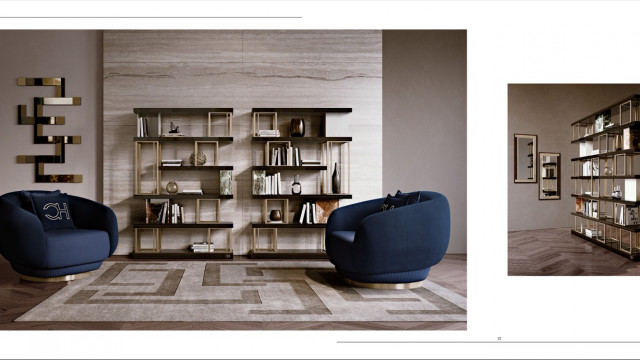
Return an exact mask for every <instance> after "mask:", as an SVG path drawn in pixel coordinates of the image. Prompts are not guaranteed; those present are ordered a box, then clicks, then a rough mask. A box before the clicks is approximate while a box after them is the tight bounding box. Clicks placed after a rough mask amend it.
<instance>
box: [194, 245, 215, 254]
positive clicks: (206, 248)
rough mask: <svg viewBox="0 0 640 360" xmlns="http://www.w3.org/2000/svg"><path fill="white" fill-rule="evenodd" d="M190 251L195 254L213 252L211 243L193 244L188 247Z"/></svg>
mask: <svg viewBox="0 0 640 360" xmlns="http://www.w3.org/2000/svg"><path fill="white" fill-rule="evenodd" d="M189 249H191V251H193V252H195V253H203V252H213V243H211V244H207V243H206V242H199V243H193V244H191V246H190V247H189Z"/></svg>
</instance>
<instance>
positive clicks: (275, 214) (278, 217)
mask: <svg viewBox="0 0 640 360" xmlns="http://www.w3.org/2000/svg"><path fill="white" fill-rule="evenodd" d="M269 220H271V221H282V212H281V211H280V210H271V213H269Z"/></svg>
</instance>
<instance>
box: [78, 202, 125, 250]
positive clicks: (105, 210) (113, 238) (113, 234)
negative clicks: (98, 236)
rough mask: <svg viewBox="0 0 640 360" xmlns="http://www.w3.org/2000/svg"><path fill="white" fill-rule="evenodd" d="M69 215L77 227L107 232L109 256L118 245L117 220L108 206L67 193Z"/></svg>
mask: <svg viewBox="0 0 640 360" xmlns="http://www.w3.org/2000/svg"><path fill="white" fill-rule="evenodd" d="M69 199H70V201H69V203H70V206H71V216H72V217H73V222H74V224H75V226H76V227H77V228H82V229H94V230H103V231H106V232H107V234H109V242H110V250H109V256H111V255H113V253H114V251H116V247H117V246H118V220H117V219H116V215H115V213H114V212H113V210H111V209H110V208H109V207H107V206H105V205H103V204H100V203H98V202H95V201H93V200H89V199H85V198H81V197H77V196H73V195H69Z"/></svg>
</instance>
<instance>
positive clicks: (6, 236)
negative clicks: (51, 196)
mask: <svg viewBox="0 0 640 360" xmlns="http://www.w3.org/2000/svg"><path fill="white" fill-rule="evenodd" d="M24 193H25V192H22V191H16V192H11V193H7V194H4V195H2V196H0V214H2V216H1V217H0V229H1V232H0V254H2V256H4V257H5V258H6V259H7V260H9V262H10V263H11V267H12V268H13V269H14V270H15V271H16V272H18V273H19V274H20V275H21V277H22V278H23V279H27V280H34V281H56V280H58V281H60V280H73V279H74V278H75V275H77V274H80V273H85V272H88V271H92V270H96V269H98V268H99V267H100V266H101V265H102V261H103V260H105V259H106V258H108V257H109V256H111V255H112V254H113V252H114V251H115V249H116V246H117V245H118V224H117V221H116V216H115V214H114V213H113V211H112V210H111V209H110V208H108V207H106V206H104V205H102V204H100V203H97V202H95V201H92V200H89V199H85V198H81V197H77V196H72V195H66V196H67V199H68V205H69V206H68V209H66V208H65V209H64V210H65V211H66V210H68V211H69V212H70V215H71V218H72V219H73V224H74V226H73V228H64V229H49V230H45V228H46V226H43V223H42V222H41V219H40V218H39V217H38V216H37V214H36V213H34V212H33V208H32V205H31V203H25V199H24V198H25V195H24ZM26 193H28V194H36V195H40V196H42V195H45V196H46V195H47V194H48V193H51V192H48V191H29V192H26Z"/></svg>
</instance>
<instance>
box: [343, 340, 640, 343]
mask: <svg viewBox="0 0 640 360" xmlns="http://www.w3.org/2000/svg"><path fill="white" fill-rule="evenodd" d="M337 343H338V344H640V341H585V340H582V341H541V340H540V341H502V340H492V341H337Z"/></svg>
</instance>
